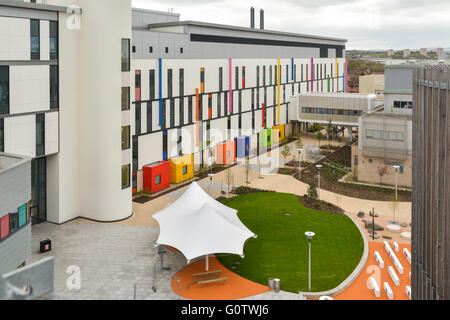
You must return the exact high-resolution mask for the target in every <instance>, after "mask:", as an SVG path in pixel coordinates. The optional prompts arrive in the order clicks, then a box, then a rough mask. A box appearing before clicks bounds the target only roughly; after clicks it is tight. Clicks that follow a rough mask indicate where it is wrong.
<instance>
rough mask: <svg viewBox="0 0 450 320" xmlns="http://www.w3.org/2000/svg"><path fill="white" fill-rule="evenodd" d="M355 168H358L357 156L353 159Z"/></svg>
mask: <svg viewBox="0 0 450 320" xmlns="http://www.w3.org/2000/svg"><path fill="white" fill-rule="evenodd" d="M354 162H355V166H358V162H359V158H358V156H355V158H354Z"/></svg>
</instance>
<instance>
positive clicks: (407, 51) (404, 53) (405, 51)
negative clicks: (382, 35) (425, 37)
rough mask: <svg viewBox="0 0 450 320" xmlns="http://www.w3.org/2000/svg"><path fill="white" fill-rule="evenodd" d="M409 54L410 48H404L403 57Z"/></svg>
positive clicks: (407, 56)
mask: <svg viewBox="0 0 450 320" xmlns="http://www.w3.org/2000/svg"><path fill="white" fill-rule="evenodd" d="M410 56H411V50H410V49H405V50H403V58H409V57H410Z"/></svg>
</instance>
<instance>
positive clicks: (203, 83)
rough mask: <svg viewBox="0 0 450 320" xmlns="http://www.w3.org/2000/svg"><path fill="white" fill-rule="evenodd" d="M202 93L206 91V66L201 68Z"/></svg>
mask: <svg viewBox="0 0 450 320" xmlns="http://www.w3.org/2000/svg"><path fill="white" fill-rule="evenodd" d="M200 93H205V68H201V69H200Z"/></svg>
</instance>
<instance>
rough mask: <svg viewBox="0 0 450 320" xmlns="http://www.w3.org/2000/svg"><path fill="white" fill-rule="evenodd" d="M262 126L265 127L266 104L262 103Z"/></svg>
mask: <svg viewBox="0 0 450 320" xmlns="http://www.w3.org/2000/svg"><path fill="white" fill-rule="evenodd" d="M262 127H263V128H265V127H266V105H265V104H264V103H263V104H262Z"/></svg>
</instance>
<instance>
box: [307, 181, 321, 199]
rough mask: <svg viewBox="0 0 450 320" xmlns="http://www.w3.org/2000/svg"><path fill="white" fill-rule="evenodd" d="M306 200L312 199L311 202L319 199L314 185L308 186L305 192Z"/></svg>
mask: <svg viewBox="0 0 450 320" xmlns="http://www.w3.org/2000/svg"><path fill="white" fill-rule="evenodd" d="M306 194H307V196H308V198H310V199H313V200H317V198H318V197H319V195H318V193H317V187H316V185H315V184H313V183H312V184H310V185H309V187H308V191H307V192H306Z"/></svg>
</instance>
